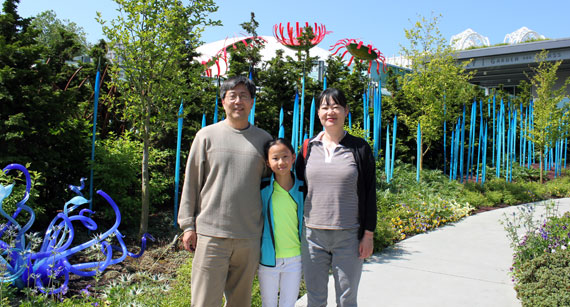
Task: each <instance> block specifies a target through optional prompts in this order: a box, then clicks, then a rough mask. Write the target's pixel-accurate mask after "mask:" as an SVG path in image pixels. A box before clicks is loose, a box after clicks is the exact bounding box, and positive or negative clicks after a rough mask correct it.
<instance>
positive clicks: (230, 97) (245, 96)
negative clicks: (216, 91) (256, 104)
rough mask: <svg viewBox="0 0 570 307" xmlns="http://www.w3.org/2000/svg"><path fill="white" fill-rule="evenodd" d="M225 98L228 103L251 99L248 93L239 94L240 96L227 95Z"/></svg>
mask: <svg viewBox="0 0 570 307" xmlns="http://www.w3.org/2000/svg"><path fill="white" fill-rule="evenodd" d="M226 98H227V99H228V100H229V101H230V102H235V101H237V100H238V98H239V100H241V101H244V100H250V99H251V95H249V94H248V93H240V94H235V93H228V94H227V95H226Z"/></svg>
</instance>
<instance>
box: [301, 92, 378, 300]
mask: <svg viewBox="0 0 570 307" xmlns="http://www.w3.org/2000/svg"><path fill="white" fill-rule="evenodd" d="M317 101H318V103H319V110H318V116H319V120H320V121H321V124H322V125H323V127H324V131H322V132H321V133H319V134H318V135H317V136H315V137H313V138H312V139H310V140H307V141H305V143H304V144H303V149H302V154H300V155H298V159H297V162H296V168H297V174H298V175H299V176H300V177H301V179H303V180H304V181H305V183H306V187H307V196H306V198H305V210H304V211H305V213H304V220H305V228H304V230H305V231H304V235H303V242H302V244H301V249H302V253H301V254H302V262H303V273H304V276H305V284H306V286H307V296H308V306H325V305H326V304H327V294H328V291H327V285H328V273H329V270H330V269H332V273H333V276H334V280H335V290H336V303H337V305H338V306H356V305H357V292H358V284H359V282H360V275H361V272H362V263H363V260H364V259H365V258H367V257H369V256H370V255H371V254H372V251H373V247H374V241H373V237H374V229H375V228H376V171H375V166H376V165H375V162H374V157H373V155H372V151H371V150H370V146H369V145H368V143H367V142H366V141H364V140H363V139H361V138H358V137H355V136H352V135H350V134H349V133H347V132H346V131H345V130H344V122H345V119H346V117H347V116H348V111H349V110H348V105H347V103H346V98H345V96H344V94H343V93H342V92H341V91H339V90H337V89H335V88H329V89H327V90H325V91H323V92H322V93H321V94H320V96H319V97H318V100H317Z"/></svg>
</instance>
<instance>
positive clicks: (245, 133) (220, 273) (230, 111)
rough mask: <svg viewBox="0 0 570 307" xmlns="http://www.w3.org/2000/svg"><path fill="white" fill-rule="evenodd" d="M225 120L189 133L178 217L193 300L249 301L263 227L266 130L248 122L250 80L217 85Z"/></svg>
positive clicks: (240, 303) (198, 302)
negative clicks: (188, 254)
mask: <svg viewBox="0 0 570 307" xmlns="http://www.w3.org/2000/svg"><path fill="white" fill-rule="evenodd" d="M220 95H221V97H222V105H223V106H224V110H225V112H226V119H225V120H224V121H221V122H219V123H217V124H214V125H210V126H207V127H204V128H203V129H201V130H200V131H198V133H197V134H196V137H195V139H194V142H193V143H192V147H191V148H190V155H189V156H188V162H187V164H186V172H185V179H184V186H183V188H182V198H181V201H180V212H179V213H178V224H179V225H180V228H182V230H183V231H184V235H183V244H184V248H185V249H186V250H189V251H193V252H194V260H193V262H192V281H191V282H192V285H191V290H192V306H200V307H204V306H206V307H207V306H216V307H219V306H220V305H221V304H222V294H225V297H226V304H227V306H236V307H242V306H243V307H249V306H250V305H251V286H252V283H253V278H254V276H255V271H256V268H257V266H258V263H259V253H260V238H261V230H262V218H261V197H260V192H259V186H260V182H261V177H262V176H263V175H264V174H265V173H266V172H267V170H266V166H265V161H264V154H263V146H264V144H265V143H266V142H267V141H269V140H271V136H270V135H269V134H268V133H267V132H265V131H264V130H262V129H259V128H257V127H255V126H253V125H250V123H249V121H248V116H249V112H250V110H251V108H252V107H253V98H254V96H255V85H254V83H253V82H252V81H251V80H249V79H247V78H245V77H242V76H239V77H233V78H230V79H228V80H226V81H225V82H224V83H223V85H222V87H221V89H220Z"/></svg>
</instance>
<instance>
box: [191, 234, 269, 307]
mask: <svg viewBox="0 0 570 307" xmlns="http://www.w3.org/2000/svg"><path fill="white" fill-rule="evenodd" d="M259 253H260V239H259V238H256V239H228V238H216V237H208V236H203V235H200V234H198V242H197V244H196V252H195V254H194V259H193V261H192V281H191V282H192V285H191V289H192V306H195V307H210V306H211V307H220V306H221V305H222V295H225V297H226V306H227V307H250V306H251V287H252V284H253V279H254V277H255V271H256V269H257V267H258V264H259Z"/></svg>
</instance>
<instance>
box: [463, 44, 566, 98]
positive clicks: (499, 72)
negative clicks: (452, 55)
mask: <svg viewBox="0 0 570 307" xmlns="http://www.w3.org/2000/svg"><path fill="white" fill-rule="evenodd" d="M543 49H544V50H547V51H548V60H552V61H559V60H562V64H561V65H560V67H559V69H558V74H559V75H567V74H568V72H569V71H570V38H563V39H556V40H547V41H538V42H532V43H524V44H516V45H505V46H497V47H488V48H481V49H472V50H464V51H460V52H458V53H457V56H456V58H457V61H460V62H465V61H469V60H471V62H470V63H469V64H468V65H467V66H466V69H467V71H473V70H475V71H476V73H475V75H474V77H473V79H472V80H471V83H473V84H477V85H479V86H482V87H487V88H495V87H498V86H499V85H500V84H502V85H503V86H505V87H508V86H516V85H518V84H519V82H520V81H521V80H526V81H529V80H528V77H527V75H528V76H532V70H531V69H530V68H531V67H536V65H537V63H536V62H535V56H536V55H537V54H538V53H540V51H542V50H543ZM525 73H526V75H525Z"/></svg>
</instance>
